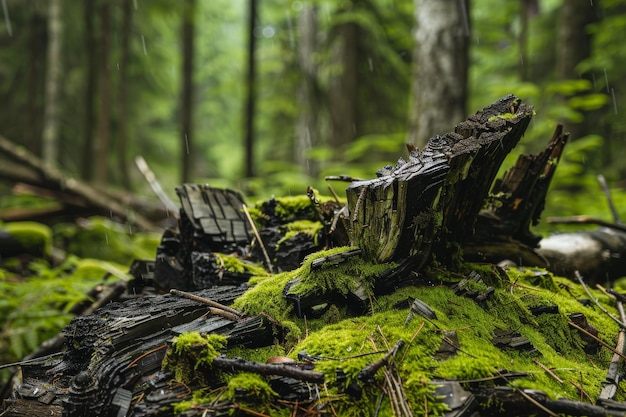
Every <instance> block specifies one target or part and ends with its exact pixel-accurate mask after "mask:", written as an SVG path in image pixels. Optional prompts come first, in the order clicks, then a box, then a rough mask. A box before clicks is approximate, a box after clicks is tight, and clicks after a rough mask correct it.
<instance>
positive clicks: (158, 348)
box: [126, 343, 168, 369]
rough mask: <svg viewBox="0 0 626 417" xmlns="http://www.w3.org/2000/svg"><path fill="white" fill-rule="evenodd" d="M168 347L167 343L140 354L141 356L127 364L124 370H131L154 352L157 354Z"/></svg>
mask: <svg viewBox="0 0 626 417" xmlns="http://www.w3.org/2000/svg"><path fill="white" fill-rule="evenodd" d="M167 347H168V345H167V343H166V344H163V345H161V346H158V347H156V348H154V349H150V350H149V351H147V352H145V353H142V354H141V355H139V356H137V357H136V358H135V359H134V360H133V361H132V362H131V363H129V364H128V365H126V369H128V368H132V367H133V366H135V365H137V364H138V363H139V362H140V361H141V360H142V359H143V358H145V357H147V356H150V355H152V354H153V353H155V352H158V351H159V350H163V349H166V348H167Z"/></svg>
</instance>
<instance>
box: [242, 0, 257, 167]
mask: <svg viewBox="0 0 626 417" xmlns="http://www.w3.org/2000/svg"><path fill="white" fill-rule="evenodd" d="M248 10H249V15H248V75H247V78H246V87H247V99H246V110H245V111H246V113H245V123H246V125H245V140H244V142H245V145H244V146H245V175H246V177H247V178H252V177H253V176H254V111H255V96H256V60H255V57H254V54H255V50H256V38H255V36H254V28H255V27H256V19H257V0H250V1H249V3H248Z"/></svg>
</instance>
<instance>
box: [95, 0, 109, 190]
mask: <svg viewBox="0 0 626 417" xmlns="http://www.w3.org/2000/svg"><path fill="white" fill-rule="evenodd" d="M98 14H99V15H100V71H99V77H98V78H99V83H98V84H99V85H98V86H99V90H100V99H99V104H100V107H99V109H98V122H97V131H96V139H95V141H94V154H93V165H94V174H95V175H94V181H95V182H96V183H97V184H105V183H106V182H107V180H108V176H109V169H108V155H109V150H110V149H109V141H110V119H111V71H110V68H109V45H110V44H111V42H110V36H111V9H110V5H109V2H108V1H103V2H102V3H101V4H100V7H99V13H98Z"/></svg>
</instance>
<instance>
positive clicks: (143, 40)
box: [141, 35, 148, 55]
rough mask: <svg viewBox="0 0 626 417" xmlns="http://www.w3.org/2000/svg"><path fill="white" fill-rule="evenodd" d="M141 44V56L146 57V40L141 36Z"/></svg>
mask: <svg viewBox="0 0 626 417" xmlns="http://www.w3.org/2000/svg"><path fill="white" fill-rule="evenodd" d="M141 44H142V45H143V54H144V55H148V50H147V49H146V38H144V36H143V35H141Z"/></svg>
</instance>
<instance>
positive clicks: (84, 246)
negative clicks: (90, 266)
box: [54, 217, 160, 265]
mask: <svg viewBox="0 0 626 417" xmlns="http://www.w3.org/2000/svg"><path fill="white" fill-rule="evenodd" d="M54 235H55V240H56V241H57V244H58V245H59V246H60V247H63V248H65V249H66V251H68V252H70V253H73V254H76V255H77V256H81V257H91V258H98V259H104V260H108V261H112V262H117V263H120V264H127V265H130V264H131V263H132V261H133V260H135V259H152V258H154V254H155V252H156V248H157V246H158V245H159V242H160V235H158V234H157V233H154V234H151V233H134V232H133V230H132V228H130V227H124V226H122V225H120V224H119V223H115V222H113V221H111V220H109V219H106V218H104V217H91V218H89V219H88V220H85V221H83V222H80V223H79V224H77V225H74V224H67V223H66V224H58V225H56V226H55V230H54Z"/></svg>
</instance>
